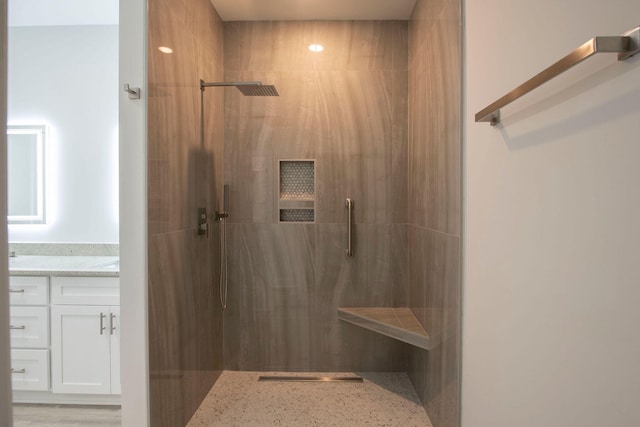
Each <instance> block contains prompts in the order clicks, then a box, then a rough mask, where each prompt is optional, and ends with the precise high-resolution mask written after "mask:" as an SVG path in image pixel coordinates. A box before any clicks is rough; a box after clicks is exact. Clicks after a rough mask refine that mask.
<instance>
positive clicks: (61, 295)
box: [51, 277, 120, 305]
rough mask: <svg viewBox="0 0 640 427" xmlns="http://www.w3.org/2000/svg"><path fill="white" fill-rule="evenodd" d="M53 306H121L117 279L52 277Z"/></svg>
mask: <svg viewBox="0 0 640 427" xmlns="http://www.w3.org/2000/svg"><path fill="white" fill-rule="evenodd" d="M51 304H68V305H120V280H119V279H118V278H117V277H52V278H51Z"/></svg>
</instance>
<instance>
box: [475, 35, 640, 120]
mask: <svg viewBox="0 0 640 427" xmlns="http://www.w3.org/2000/svg"><path fill="white" fill-rule="evenodd" d="M601 52H602V53H617V54H618V61H624V60H625V59H628V58H631V57H632V56H633V55H635V54H637V53H639V52H640V26H638V27H635V28H633V29H631V30H629V31H627V32H626V33H624V34H623V35H621V36H614V37H594V38H592V39H591V40H589V41H588V42H586V43H585V44H583V45H582V46H580V47H579V48H577V49H576V50H574V51H573V52H571V53H570V54H569V55H567V56H565V57H564V58H562V59H561V60H559V61H558V62H556V63H555V64H553V65H552V66H550V67H548V68H547V69H545V70H543V71H541V72H540V73H538V74H536V75H535V76H533V77H532V78H530V79H529V80H527V81H526V82H524V83H523V84H521V85H520V86H518V87H517V88H515V89H513V90H512V91H511V92H509V93H507V94H506V95H505V96H503V97H502V98H500V99H498V100H497V101H495V102H494V103H492V104H490V105H489V106H487V107H486V108H484V109H482V110H481V111H479V112H478V113H476V122H489V123H491V126H495V125H497V124H498V123H500V109H501V108H502V107H505V106H506V105H508V104H510V103H512V102H513V101H515V100H516V99H518V98H520V97H522V96H524V95H526V94H527V93H529V92H531V91H532V90H534V89H536V88H537V87H539V86H541V85H543V84H544V83H546V82H548V81H549V80H551V79H553V78H554V77H557V76H559V75H560V74H562V73H564V72H565V71H567V70H568V69H570V68H571V67H573V66H574V65H577V64H579V63H581V62H582V61H584V60H585V59H587V58H589V57H591V56H592V55H595V54H596V53H601Z"/></svg>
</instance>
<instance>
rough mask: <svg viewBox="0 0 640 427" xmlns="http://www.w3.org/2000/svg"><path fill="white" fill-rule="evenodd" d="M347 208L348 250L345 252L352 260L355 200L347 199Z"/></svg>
mask: <svg viewBox="0 0 640 427" xmlns="http://www.w3.org/2000/svg"><path fill="white" fill-rule="evenodd" d="M345 207H346V208H347V250H346V251H345V256H346V257H347V258H351V257H352V256H353V246H352V243H353V242H352V233H353V200H351V199H350V198H348V197H347V200H346V201H345Z"/></svg>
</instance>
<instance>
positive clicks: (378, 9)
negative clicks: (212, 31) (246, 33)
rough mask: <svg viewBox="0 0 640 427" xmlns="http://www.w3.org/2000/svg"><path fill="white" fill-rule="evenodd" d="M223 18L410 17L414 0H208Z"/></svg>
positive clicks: (231, 19)
mask: <svg viewBox="0 0 640 427" xmlns="http://www.w3.org/2000/svg"><path fill="white" fill-rule="evenodd" d="M211 3H213V5H214V7H215V8H216V10H217V11H218V13H219V14H220V17H221V18H222V20H223V21H284V20H302V21H306V20H317V19H328V20H352V19H353V20H378V19H381V20H386V19H401V20H406V19H409V16H410V15H411V11H412V10H413V6H414V5H415V3H416V0H211Z"/></svg>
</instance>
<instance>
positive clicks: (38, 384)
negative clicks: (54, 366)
mask: <svg viewBox="0 0 640 427" xmlns="http://www.w3.org/2000/svg"><path fill="white" fill-rule="evenodd" d="M11 384H12V388H13V389H14V390H44V391H46V390H49V350H11Z"/></svg>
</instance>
